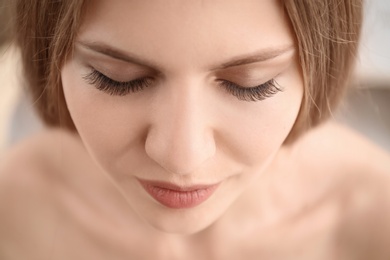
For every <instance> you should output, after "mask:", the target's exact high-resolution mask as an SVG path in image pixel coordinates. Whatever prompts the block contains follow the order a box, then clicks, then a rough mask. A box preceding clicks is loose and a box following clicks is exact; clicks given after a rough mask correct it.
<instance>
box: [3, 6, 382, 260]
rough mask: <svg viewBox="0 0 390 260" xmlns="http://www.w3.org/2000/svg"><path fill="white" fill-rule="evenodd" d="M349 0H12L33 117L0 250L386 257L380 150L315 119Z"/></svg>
mask: <svg viewBox="0 0 390 260" xmlns="http://www.w3.org/2000/svg"><path fill="white" fill-rule="evenodd" d="M361 5H362V4H361V1H358V0H355V1H341V2H340V1H333V0H328V1H303V0H302V1H288V0H286V1H283V2H279V1H275V0H266V1H249V0H248V1H238V0H229V1H169V2H167V1H125V0H114V1H108V0H99V1H85V2H82V1H18V3H16V12H17V13H16V17H17V19H16V32H17V38H16V39H17V43H18V45H19V46H20V47H21V52H22V57H23V58H22V60H23V65H24V69H25V74H26V79H27V81H26V83H27V85H28V87H29V89H30V90H31V94H32V96H33V100H34V105H35V106H36V108H37V111H38V113H39V114H40V115H41V117H42V119H43V120H44V122H46V123H47V125H48V127H47V129H46V130H45V131H44V132H42V133H41V134H39V135H37V136H34V137H32V138H31V139H29V140H27V141H24V142H23V143H21V144H20V145H19V146H17V147H15V148H14V150H13V151H11V152H10V153H9V156H8V158H7V159H6V161H5V164H4V166H3V167H2V169H1V176H2V179H1V182H0V185H1V188H0V192H1V195H0V200H1V201H0V202H1V203H0V205H1V206H0V213H1V223H0V226H1V231H2V232H1V243H0V252H1V254H2V255H1V259H360V258H361V259H386V257H387V256H388V253H389V252H388V251H386V250H387V248H386V246H385V245H386V244H387V243H388V242H390V240H389V235H388V234H389V231H390V227H389V224H388V221H387V219H388V217H389V192H388V187H389V184H390V183H389V169H390V167H389V157H388V155H387V154H385V153H384V152H383V151H381V150H380V149H378V148H377V147H375V146H373V145H371V144H370V143H367V142H366V141H365V140H363V139H362V138H361V137H360V136H357V135H356V134H354V133H352V132H351V131H350V130H348V129H345V128H343V127H341V126H339V125H336V124H335V123H332V122H330V121H327V119H328V118H329V115H331V111H332V109H333V108H334V107H335V105H336V104H337V103H338V101H339V99H340V97H341V95H342V93H343V89H344V88H345V86H346V84H347V80H348V76H349V75H350V72H351V69H352V67H353V63H354V57H355V54H356V49H357V45H358V38H359V30H360V24H361Z"/></svg>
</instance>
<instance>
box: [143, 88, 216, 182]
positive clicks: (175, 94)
mask: <svg viewBox="0 0 390 260" xmlns="http://www.w3.org/2000/svg"><path fill="white" fill-rule="evenodd" d="M184 84H186V86H183V83H182V84H181V85H180V86H176V87H173V86H171V88H170V90H169V91H168V90H167V95H164V98H161V99H160V100H159V101H158V110H157V113H156V115H155V117H154V118H153V120H152V121H153V122H151V127H150V130H149V132H148V136H147V138H146V143H145V150H146V153H147V154H148V155H149V157H150V158H152V159H153V160H154V161H156V162H157V163H158V164H160V166H162V167H163V168H164V169H165V170H167V171H169V172H171V173H177V174H189V173H191V172H194V171H195V170H196V169H197V168H199V167H200V166H201V165H202V164H203V163H204V162H205V161H206V160H208V159H209V158H210V157H211V156H213V154H214V153H215V143H214V140H213V132H212V131H213V130H212V129H211V125H210V124H208V123H207V122H208V116H207V111H205V107H204V104H203V99H202V96H201V92H200V91H199V89H197V88H196V86H192V87H191V86H189V84H188V83H184Z"/></svg>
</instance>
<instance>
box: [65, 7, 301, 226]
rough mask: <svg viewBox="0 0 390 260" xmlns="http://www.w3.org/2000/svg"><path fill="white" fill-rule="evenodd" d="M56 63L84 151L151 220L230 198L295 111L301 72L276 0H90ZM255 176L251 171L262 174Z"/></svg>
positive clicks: (184, 215)
mask: <svg viewBox="0 0 390 260" xmlns="http://www.w3.org/2000/svg"><path fill="white" fill-rule="evenodd" d="M83 18H84V20H83V23H82V26H81V28H80V32H79V35H78V38H77V40H76V43H75V51H74V55H73V56H72V57H71V58H70V59H68V61H67V62H66V64H65V65H64V67H63V68H62V71H61V76H62V83H63V88H64V92H65V98H66V102H67V105H68V108H69V111H70V113H71V116H72V119H73V121H74V123H75V125H76V128H77V130H78V133H79V134H80V136H81V139H82V141H83V142H84V144H85V146H86V148H87V150H88V152H89V153H90V155H91V156H92V158H93V159H94V160H95V161H96V163H97V164H98V165H100V166H101V168H103V169H104V171H105V172H106V173H107V174H108V175H109V176H110V177H111V178H112V180H113V181H114V182H115V184H116V185H117V186H118V188H119V189H120V191H121V192H122V193H123V195H124V196H125V198H126V199H127V201H128V203H129V205H130V206H131V208H132V209H133V210H134V211H135V212H136V213H137V214H138V215H139V216H140V217H141V218H143V219H145V220H146V221H147V222H148V223H149V224H151V225H152V226H154V227H156V228H157V229H159V230H163V231H167V232H177V233H193V232H197V231H199V230H202V229H204V228H205V227H207V226H209V225H210V224H211V223H213V222H215V221H216V220H217V219H218V218H219V217H221V216H222V215H223V213H224V212H226V211H227V209H228V208H229V207H230V206H232V205H235V204H234V202H236V201H238V199H239V198H240V196H241V195H242V194H243V193H244V191H245V190H247V189H248V187H249V184H250V183H253V182H254V181H255V179H256V180H258V177H259V176H261V174H262V172H263V171H264V169H265V167H267V165H268V164H269V163H270V162H271V161H272V160H273V158H274V156H275V155H276V153H277V152H278V150H279V149H280V148H281V146H282V143H283V141H284V140H285V138H286V137H287V135H288V134H289V132H290V130H291V128H292V126H293V124H294V122H295V119H296V117H297V114H298V111H299V108H300V104H301V100H302V95H303V83H302V77H301V71H300V67H299V65H298V61H297V50H296V46H295V42H294V35H293V33H292V31H291V28H290V25H289V21H288V18H287V15H286V14H285V13H284V9H283V7H282V6H281V4H280V2H279V1H277V0H262V1H254V0H245V1H243V0H224V1H219V0H215V1H174V0H172V1H162V0H155V1H142V0H139V1H138V0H134V1H128V0H99V1H93V3H91V4H90V5H89V6H87V11H86V14H85V16H84V17H83ZM260 180H261V179H260Z"/></svg>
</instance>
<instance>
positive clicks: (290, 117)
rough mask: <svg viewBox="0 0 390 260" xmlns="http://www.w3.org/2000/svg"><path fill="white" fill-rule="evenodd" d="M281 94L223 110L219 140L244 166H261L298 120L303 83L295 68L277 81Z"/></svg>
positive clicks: (279, 145)
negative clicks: (223, 140) (222, 130)
mask: <svg viewBox="0 0 390 260" xmlns="http://www.w3.org/2000/svg"><path fill="white" fill-rule="evenodd" d="M277 82H278V84H279V85H280V86H281V88H282V92H279V93H277V94H276V95H275V96H273V97H271V98H269V99H266V100H264V101H261V102H258V103H256V104H253V103H252V104H247V105H244V106H237V107H232V106H226V107H225V108H223V110H224V111H222V110H221V111H220V113H221V114H224V116H223V119H222V120H221V122H220V124H221V128H222V125H223V129H224V132H223V133H222V134H221V137H220V138H221V139H225V140H229V141H227V142H221V143H226V144H228V145H229V147H228V150H230V151H234V157H235V158H237V160H239V161H241V162H244V163H245V164H246V165H247V166H249V167H251V166H259V167H262V166H264V164H263V162H266V161H267V160H268V159H271V157H272V155H273V154H275V153H276V152H277V151H278V150H279V149H280V147H281V146H282V144H283V142H284V141H285V139H286V138H287V136H288V135H289V133H290V131H291V129H292V127H293V126H294V123H295V121H296V118H297V116H298V113H299V110H300V106H301V102H302V97H303V80H302V77H301V74H300V70H299V67H298V66H297V65H294V66H293V67H292V68H291V69H290V70H289V71H288V72H286V73H285V74H284V75H283V76H281V77H279V78H278V79H277Z"/></svg>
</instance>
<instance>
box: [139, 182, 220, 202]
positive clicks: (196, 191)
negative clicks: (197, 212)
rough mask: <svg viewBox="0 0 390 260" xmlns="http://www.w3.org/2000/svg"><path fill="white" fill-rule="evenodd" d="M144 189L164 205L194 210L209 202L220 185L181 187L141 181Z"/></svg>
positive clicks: (166, 183)
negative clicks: (206, 201)
mask: <svg viewBox="0 0 390 260" xmlns="http://www.w3.org/2000/svg"><path fill="white" fill-rule="evenodd" d="M139 182H140V183H141V185H142V187H143V188H144V189H145V190H146V191H147V192H148V193H149V194H150V195H151V196H152V197H153V198H154V199H155V200H157V201H158V202H160V203H161V204H162V205H164V206H166V207H169V208H173V209H181V208H192V207H195V206H197V205H199V204H201V203H202V202H204V201H205V200H207V199H208V198H209V197H210V196H211V195H212V194H213V193H214V191H215V190H216V189H217V188H218V185H219V184H213V185H194V186H187V187H180V186H177V185H174V184H171V183H168V182H159V181H145V180H139Z"/></svg>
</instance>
